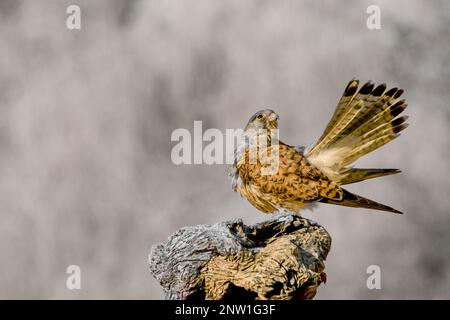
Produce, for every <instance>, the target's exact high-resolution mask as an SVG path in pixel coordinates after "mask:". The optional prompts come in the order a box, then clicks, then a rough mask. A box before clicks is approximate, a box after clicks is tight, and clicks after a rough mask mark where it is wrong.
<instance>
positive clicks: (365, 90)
mask: <svg viewBox="0 0 450 320" xmlns="http://www.w3.org/2000/svg"><path fill="white" fill-rule="evenodd" d="M374 86H375V84H374V83H373V82H372V81H370V80H369V81H367V82H366V83H365V84H364V85H363V86H362V87H361V89H359V93H360V94H364V95H366V94H370V93H371V92H372V90H373V87H374Z"/></svg>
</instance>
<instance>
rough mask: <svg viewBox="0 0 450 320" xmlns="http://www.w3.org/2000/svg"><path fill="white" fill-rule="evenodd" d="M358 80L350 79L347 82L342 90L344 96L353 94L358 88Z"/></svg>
mask: <svg viewBox="0 0 450 320" xmlns="http://www.w3.org/2000/svg"><path fill="white" fill-rule="evenodd" d="M358 86H359V80H352V81H350V82H349V83H348V85H347V87H346V88H345V90H344V96H345V97H349V96H353V95H354V94H355V93H356V90H358Z"/></svg>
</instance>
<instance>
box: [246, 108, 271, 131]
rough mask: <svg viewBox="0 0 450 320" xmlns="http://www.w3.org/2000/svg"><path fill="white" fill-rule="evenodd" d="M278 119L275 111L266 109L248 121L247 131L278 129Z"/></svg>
mask: <svg viewBox="0 0 450 320" xmlns="http://www.w3.org/2000/svg"><path fill="white" fill-rule="evenodd" d="M278 119H279V116H278V114H276V112H275V111H273V110H270V109H265V110H261V111H258V112H257V113H255V114H254V115H253V116H252V117H251V118H250V120H248V123H247V126H246V127H245V131H247V130H261V129H265V130H272V129H278Z"/></svg>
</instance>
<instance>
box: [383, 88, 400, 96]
mask: <svg viewBox="0 0 450 320" xmlns="http://www.w3.org/2000/svg"><path fill="white" fill-rule="evenodd" d="M397 90H398V88H392V89H389V90H388V91H387V92H386V93H385V95H387V96H388V97H392V96H394V94H395V93H396V92H397Z"/></svg>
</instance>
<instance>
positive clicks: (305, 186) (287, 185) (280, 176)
mask: <svg viewBox="0 0 450 320" xmlns="http://www.w3.org/2000/svg"><path fill="white" fill-rule="evenodd" d="M270 148H271V149H270V150H271V152H273V150H275V149H273V148H274V147H270ZM278 152H279V162H278V163H279V165H278V170H273V173H272V174H267V175H264V174H263V171H262V169H264V168H266V169H267V168H269V167H270V166H271V165H272V166H273V165H276V163H274V162H273V161H272V164H268V162H269V161H268V158H267V157H269V156H272V154H271V153H270V152H269V153H265V152H263V153H262V155H261V159H260V160H261V161H260V162H258V163H256V164H253V165H252V164H249V163H248V162H246V163H242V165H243V166H247V167H246V168H241V169H244V170H242V171H243V172H246V177H245V180H247V182H251V184H252V186H253V187H255V188H257V189H258V190H259V191H260V192H262V193H264V194H265V195H266V196H267V197H268V199H271V200H270V202H275V203H276V202H284V201H288V202H289V201H300V202H314V201H318V200H320V199H322V198H328V199H333V200H341V199H342V196H343V193H342V190H341V189H340V188H339V186H338V185H337V184H336V183H335V182H333V181H330V180H329V179H328V178H327V177H326V176H325V175H324V174H322V173H321V172H320V170H319V169H317V168H316V167H315V166H313V165H312V164H310V163H309V162H308V160H307V159H306V158H305V157H304V156H303V155H302V154H301V153H299V152H298V151H297V150H296V149H295V148H294V147H292V146H289V145H286V144H283V143H281V142H280V145H279V150H278Z"/></svg>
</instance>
